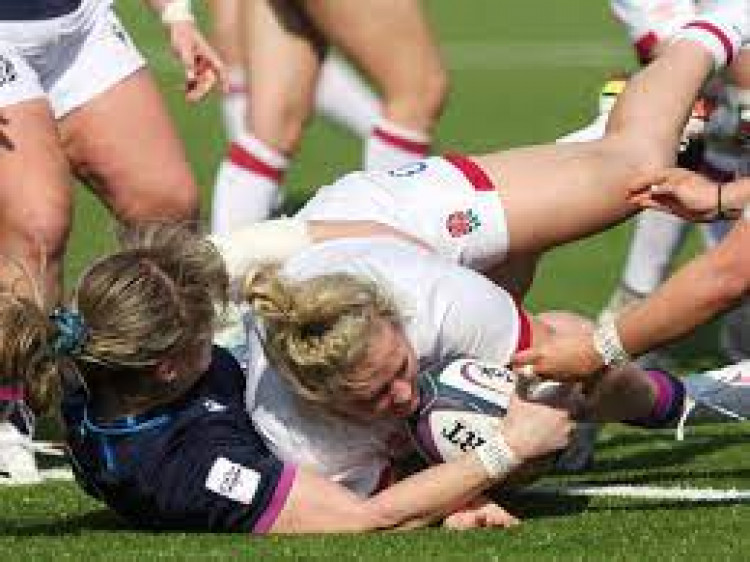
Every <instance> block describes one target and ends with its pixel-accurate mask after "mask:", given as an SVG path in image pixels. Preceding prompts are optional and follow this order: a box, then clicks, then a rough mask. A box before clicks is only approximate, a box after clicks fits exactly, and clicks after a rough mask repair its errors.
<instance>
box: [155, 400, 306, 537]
mask: <svg viewBox="0 0 750 562" xmlns="http://www.w3.org/2000/svg"><path fill="white" fill-rule="evenodd" d="M170 448H171V449H172V450H171V451H165V454H164V456H163V457H162V458H161V461H160V462H159V463H158V464H159V466H154V467H153V468H152V475H151V477H149V478H148V480H151V481H152V483H153V484H152V485H153V493H154V494H155V503H156V506H157V509H158V510H159V511H160V512H161V513H162V514H163V515H164V517H165V518H167V519H169V520H171V522H170V521H165V523H166V524H167V526H173V525H172V524H171V523H174V526H175V527H177V528H183V529H184V528H196V529H201V530H211V531H234V532H237V531H242V532H253V533H264V532H266V531H268V530H269V529H270V528H271V526H272V525H273V523H274V521H275V520H276V517H277V516H278V514H279V512H280V511H281V509H282V508H283V507H284V504H285V502H286V499H287V496H288V494H289V490H290V488H291V486H292V483H293V481H294V477H295V467H294V466H291V465H285V464H284V463H282V462H281V461H279V460H278V459H276V458H275V457H273V456H272V455H271V453H270V452H269V451H268V449H267V448H266V447H265V445H264V444H263V442H262V440H261V439H260V437H259V436H258V435H257V433H255V431H254V430H253V428H252V426H251V425H250V423H249V421H247V422H245V421H244V420H241V421H238V418H237V416H236V414H231V413H230V412H227V413H226V415H221V414H220V415H216V416H212V417H211V419H210V420H203V421H200V422H198V423H194V424H192V427H190V429H189V430H188V431H186V432H185V433H184V434H183V435H182V436H180V437H179V439H177V440H176V442H173V443H172V444H171V447H170Z"/></svg>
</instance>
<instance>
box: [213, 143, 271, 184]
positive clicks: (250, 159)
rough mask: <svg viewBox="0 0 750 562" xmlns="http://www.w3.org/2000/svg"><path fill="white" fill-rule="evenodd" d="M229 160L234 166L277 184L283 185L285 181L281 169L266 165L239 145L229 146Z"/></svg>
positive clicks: (232, 144)
mask: <svg viewBox="0 0 750 562" xmlns="http://www.w3.org/2000/svg"><path fill="white" fill-rule="evenodd" d="M227 159H228V160H229V161H230V162H231V163H232V164H234V165H235V166H239V167H240V168H242V169H243V170H248V171H250V172H253V173H256V174H258V175H261V176H263V177H266V178H268V179H270V180H271V181H274V182H276V183H281V182H282V180H283V179H284V170H282V169H280V168H274V167H273V166H271V165H270V164H266V163H265V162H263V161H262V160H260V159H258V158H257V157H255V156H254V155H252V154H251V153H249V152H248V151H247V150H245V149H244V148H242V147H241V146H240V145H239V144H237V143H234V142H233V143H231V144H230V145H229V151H228V152H227Z"/></svg>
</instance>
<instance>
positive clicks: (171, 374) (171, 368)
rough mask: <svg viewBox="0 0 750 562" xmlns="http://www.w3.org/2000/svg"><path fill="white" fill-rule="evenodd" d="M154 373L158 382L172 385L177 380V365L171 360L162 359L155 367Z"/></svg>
mask: <svg viewBox="0 0 750 562" xmlns="http://www.w3.org/2000/svg"><path fill="white" fill-rule="evenodd" d="M154 373H155V378H156V380H158V381H159V382H163V383H172V382H174V381H175V380H176V379H177V374H178V369H177V365H176V364H175V362H174V360H173V359H164V360H162V361H160V362H159V363H158V364H157V365H156V369H155V370H154Z"/></svg>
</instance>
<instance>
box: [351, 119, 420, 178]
mask: <svg viewBox="0 0 750 562" xmlns="http://www.w3.org/2000/svg"><path fill="white" fill-rule="evenodd" d="M429 152H430V137H429V135H428V134H427V133H425V132H422V131H413V130H409V129H407V128H406V127H402V126H401V125H397V124H396V123H393V122H392V121H388V120H387V119H383V118H381V119H380V120H379V121H378V122H377V124H376V126H375V128H374V129H373V130H372V133H371V134H370V136H369V137H368V139H367V142H366V145H365V162H364V164H365V170H391V169H393V168H398V167H399V166H403V165H404V164H408V163H410V162H414V161H415V160H420V159H422V158H424V157H425V156H427V154H428V153H429Z"/></svg>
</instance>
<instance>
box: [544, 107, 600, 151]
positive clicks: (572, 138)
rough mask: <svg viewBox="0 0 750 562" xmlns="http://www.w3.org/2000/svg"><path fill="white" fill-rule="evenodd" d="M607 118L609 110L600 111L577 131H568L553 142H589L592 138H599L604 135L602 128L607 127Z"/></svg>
mask: <svg viewBox="0 0 750 562" xmlns="http://www.w3.org/2000/svg"><path fill="white" fill-rule="evenodd" d="M608 119H609V112H608V111H607V112H606V113H600V114H599V115H597V116H596V118H595V119H594V120H593V121H592V122H591V123H589V124H588V125H586V126H585V127H583V128H582V129H578V130H577V131H573V132H572V133H568V134H567V135H563V136H562V137H560V138H558V139H557V140H556V141H555V142H556V143H557V144H568V143H571V142H589V141H593V140H599V139H601V138H602V137H603V136H604V130H605V129H606V128H607V120H608Z"/></svg>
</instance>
